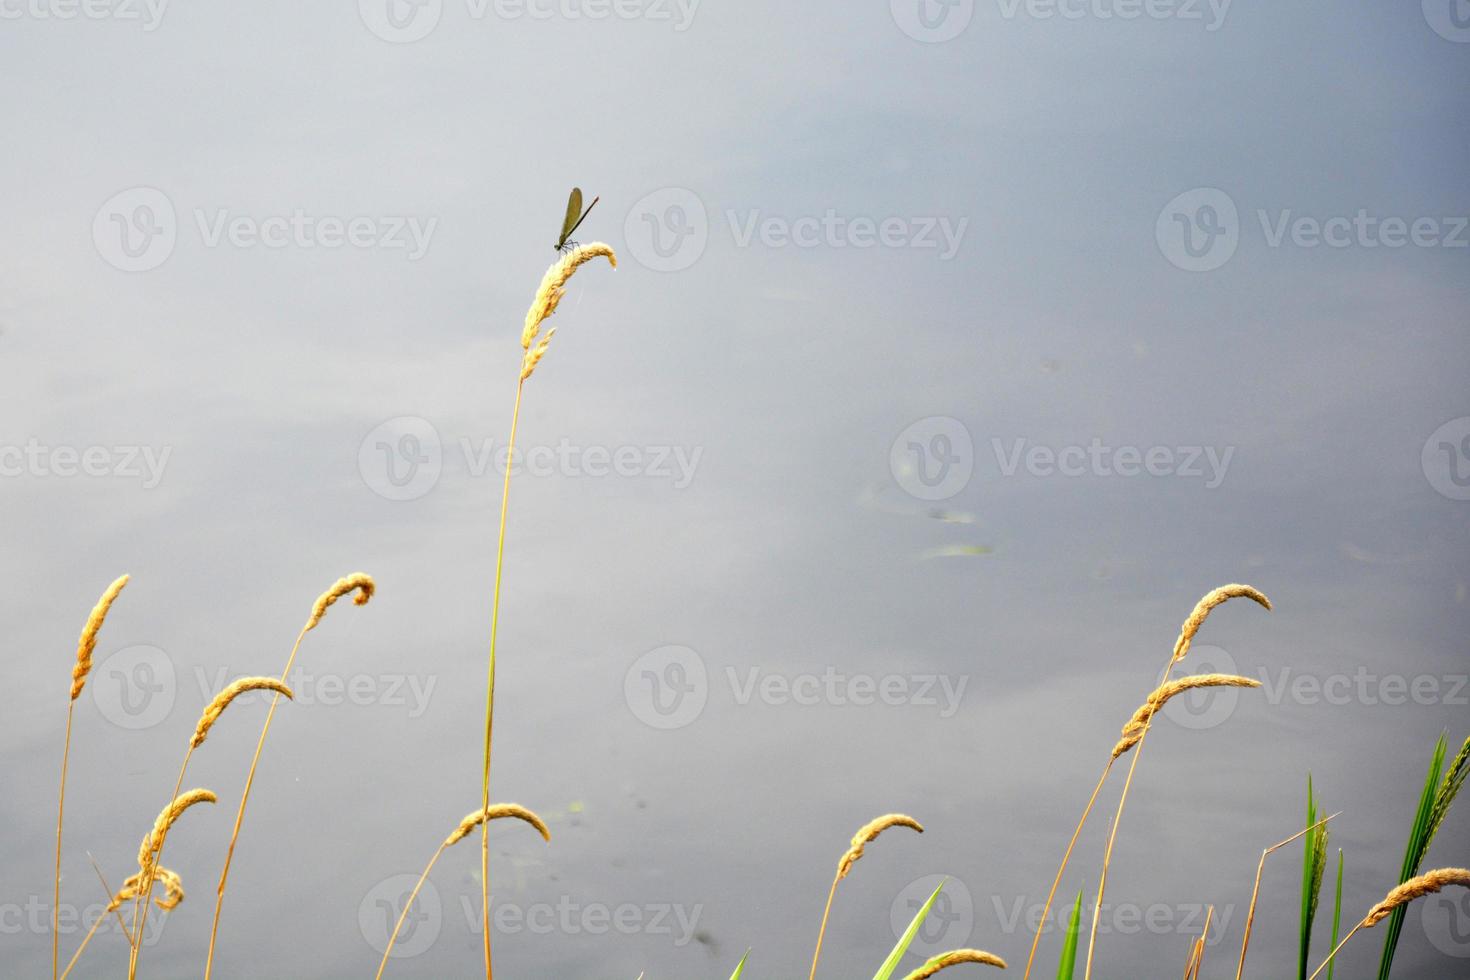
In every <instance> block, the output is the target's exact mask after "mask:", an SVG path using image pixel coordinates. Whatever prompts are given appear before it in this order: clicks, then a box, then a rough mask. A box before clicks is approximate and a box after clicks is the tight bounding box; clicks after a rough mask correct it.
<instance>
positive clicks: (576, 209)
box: [556, 187, 602, 252]
mask: <svg viewBox="0 0 1470 980" xmlns="http://www.w3.org/2000/svg"><path fill="white" fill-rule="evenodd" d="M600 200H602V198H600V197H594V198H593V199H592V203H591V204H589V205H587V210H586V211H583V210H582V188H580V187H573V188H572V196H571V197H569V198H567V216H566V217H565V218H563V219H562V223H561V237H560V238H558V239H557V240H556V250H557V251H558V252H565V251H568V250H570V249H573V248H576V247H577V243H576V242H574V241H572V233H573V232H575V231H576V230H577V229H578V228H579V227H581V225H582V222H584V221H586V220H587V215H589V214H591V213H592V209H593V208H595V207H597V202H598V201H600Z"/></svg>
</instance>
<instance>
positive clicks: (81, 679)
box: [71, 575, 128, 701]
mask: <svg viewBox="0 0 1470 980" xmlns="http://www.w3.org/2000/svg"><path fill="white" fill-rule="evenodd" d="M127 584H128V576H126V575H122V576H119V577H118V578H117V580H116V581H114V582H113V583H112V584H111V585H109V586H108V587H107V591H106V592H104V593H102V598H101V599H98V600H97V605H95V606H93V607H92V612H91V615H89V616H88V617H87V625H86V626H84V627H82V637H81V639H80V640H78V641H77V662H76V666H74V667H72V669H71V699H72V700H73V701H75V700H76V699H77V698H78V697H80V696H81V693H82V685H84V684H86V683H87V675H88V674H89V673H91V672H92V654H93V653H94V652H95V651H96V649H97V634H98V633H99V632H100V631H101V629H102V624H103V622H105V621H106V620H107V611H108V610H109V609H111V608H112V603H113V600H115V599H116V598H117V594H118V593H119V592H121V591H122V590H123V586H125V585H127Z"/></svg>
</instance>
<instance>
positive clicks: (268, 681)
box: [189, 677, 296, 749]
mask: <svg viewBox="0 0 1470 980" xmlns="http://www.w3.org/2000/svg"><path fill="white" fill-rule="evenodd" d="M246 691H275V692H276V693H277V694H284V695H285V696H286V697H287V698H290V699H291V700H295V698H296V695H295V694H293V693H292V691H291V689H290V688H289V687H287V686H286V685H285V684H282V683H281V682H280V681H278V680H276V679H275V678H274V677H242V678H240V679H239V680H237V681H234V682H232V683H231V684H230V685H229V686H228V687H226V688H225V689H224V690H223V691H220V692H219V693H218V694H216V695H215V696H214V700H213V701H211V702H209V707H207V708H205V709H204V714H202V715H200V716H199V724H198V725H197V726H196V727H195V729H194V737H193V738H191V739H189V748H191V749H197V748H199V746H201V745H203V744H204V739H205V737H206V736H208V735H209V730H210V729H211V728H213V727H214V723H215V722H216V721H219V716H220V715H222V714H224V711H225V709H226V708H228V707H229V706H230V702H231V701H234V700H235V699H236V698H237V697H239V696H240V695H242V694H244V693H245V692H246Z"/></svg>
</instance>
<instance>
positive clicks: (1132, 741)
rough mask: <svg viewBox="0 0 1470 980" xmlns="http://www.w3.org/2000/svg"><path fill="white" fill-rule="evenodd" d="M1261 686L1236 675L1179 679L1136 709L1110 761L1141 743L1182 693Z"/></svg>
mask: <svg viewBox="0 0 1470 980" xmlns="http://www.w3.org/2000/svg"><path fill="white" fill-rule="evenodd" d="M1260 686H1261V682H1260V681H1258V680H1255V679H1254V678H1250V677H1240V676H1238V675H1236V674H1194V675H1192V676H1190V677H1181V678H1179V679H1178V680H1172V681H1169V682H1168V683H1167V684H1163V685H1161V686H1160V687H1158V688H1157V689H1155V691H1154V692H1153V693H1152V694H1150V695H1149V696H1148V700H1147V701H1145V702H1143V704H1141V705H1139V708H1138V710H1137V711H1135V712H1133V717H1132V718H1129V719H1128V723H1127V724H1126V725H1124V726H1123V737H1122V738H1121V739H1119V740H1118V744H1117V745H1115V746H1113V758H1114V759H1116V758H1118V756H1120V755H1122V754H1123V753H1124V752H1127V751H1128V750H1129V749H1131V748H1133V747H1134V746H1135V745H1137V744H1138V743H1139V742H1141V741H1142V740H1143V733H1144V732H1145V731H1147V730H1148V726H1149V723H1150V721H1151V720H1152V718H1153V716H1154V715H1155V714H1156V713H1157V712H1158V711H1159V709H1160V708H1162V707H1163V706H1164V705H1166V704H1168V703H1169V699H1170V698H1173V697H1175V696H1176V695H1179V694H1183V693H1184V692H1185V691H1193V690H1195V689H1196V688H1201V687H1260Z"/></svg>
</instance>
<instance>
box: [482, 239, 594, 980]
mask: <svg viewBox="0 0 1470 980" xmlns="http://www.w3.org/2000/svg"><path fill="white" fill-rule="evenodd" d="M599 257H601V258H605V259H607V261H608V264H609V265H611V266H612V267H613V268H617V265H618V259H617V255H616V254H615V253H614V252H613V250H612V249H611V248H610V247H609V246H607V245H605V244H603V243H602V242H593V243H592V244H590V245H582V246H579V247H578V248H575V249H573V250H572V251H570V252H568V253H567V255H566V256H565V257H563V258H562V259H560V260H558V261H557V262H554V263H552V265H551V267H550V268H549V269H547V270H546V274H545V275H544V276H542V277H541V285H540V287H539V288H538V289H537V290H536V296H535V298H534V299H532V300H531V308H530V309H529V310H528V311H527V312H526V322H525V326H524V327H523V328H522V330H521V364H520V375H519V378H518V380H517V381H516V398H515V407H514V408H513V409H512V410H511V416H510V439H509V441H508V442H507V443H506V466H505V482H504V483H503V484H502V485H501V489H500V528H499V531H498V533H497V534H496V540H495V586H494V590H493V595H492V598H491V600H490V656H489V663H488V664H487V665H486V668H485V675H486V676H485V754H484V767H483V771H482V773H481V779H480V809H481V810H488V809H489V807H490V749H491V740H492V737H493V735H494V731H495V653H496V648H497V642H498V640H499V637H500V586H501V581H502V579H503V577H504V571H505V521H506V515H507V514H508V513H509V508H510V474H511V465H510V461H511V460H513V459H514V458H515V445H516V432H517V430H518V429H519V427H520V421H521V396H522V394H523V393H524V391H525V387H526V381H527V380H528V379H529V378H530V377H531V375H532V374H533V373H534V372H535V370H536V367H537V365H538V364H540V363H541V359H542V357H544V356H545V355H546V348H547V344H548V343H550V341H551V338H552V335H553V334H555V333H556V330H555V329H554V328H553V329H552V330H549V331H547V333H546V335H545V336H544V337H541V338H540V340H537V337H538V335H539V334H540V332H541V324H542V323H544V322H545V321H546V320H547V319H548V318H549V317H550V316H551V315H552V314H553V313H555V312H556V308H557V306H558V305H559V304H560V303H561V299H562V296H564V295H565V287H566V284H567V280H569V279H571V277H572V274H573V273H575V272H576V271H577V269H578V268H579V267H580V266H582V265H583V264H584V263H586V262H590V261H592V260H593V259H595V258H599ZM480 909H481V929H482V935H483V936H484V952H485V980H493V978H494V975H495V968H494V965H493V963H492V958H491V955H490V827H489V822H488V821H485V822H483V823H481V825H480Z"/></svg>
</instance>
